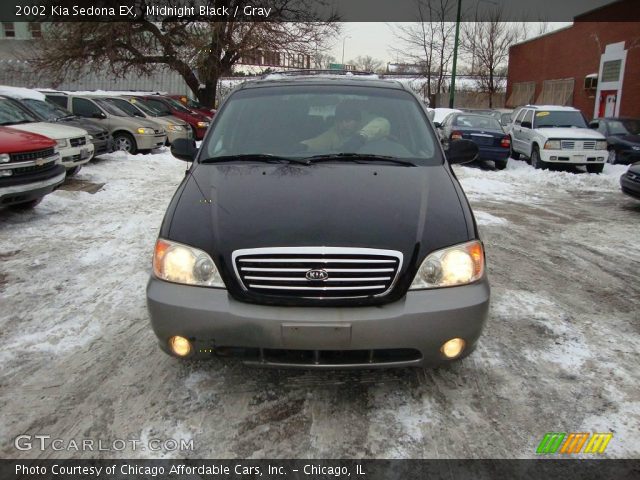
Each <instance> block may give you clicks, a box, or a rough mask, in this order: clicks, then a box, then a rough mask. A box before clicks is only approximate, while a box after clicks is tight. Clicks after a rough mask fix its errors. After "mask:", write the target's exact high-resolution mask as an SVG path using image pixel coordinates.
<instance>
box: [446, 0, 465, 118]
mask: <svg viewBox="0 0 640 480" xmlns="http://www.w3.org/2000/svg"><path fill="white" fill-rule="evenodd" d="M461 4H462V0H458V14H457V15H456V38H455V41H454V43H453V66H452V67H451V86H450V87H449V108H453V101H454V99H455V95H456V63H457V62H458V39H459V37H460V7H461Z"/></svg>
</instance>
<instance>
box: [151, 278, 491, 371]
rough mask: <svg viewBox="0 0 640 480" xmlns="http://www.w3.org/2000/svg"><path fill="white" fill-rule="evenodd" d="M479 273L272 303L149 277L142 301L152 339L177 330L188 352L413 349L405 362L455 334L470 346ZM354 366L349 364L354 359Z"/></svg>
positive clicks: (477, 325)
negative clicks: (323, 302)
mask: <svg viewBox="0 0 640 480" xmlns="http://www.w3.org/2000/svg"><path fill="white" fill-rule="evenodd" d="M489 290H490V289H489V283H488V281H487V280H486V279H484V280H482V281H480V282H478V283H476V284H473V285H467V286H463V287H454V288H443V289H437V290H422V291H414V292H409V293H408V294H407V295H406V296H405V297H404V298H403V299H401V300H399V301H397V302H394V303H391V304H386V305H382V306H372V307H340V308H337V307H336V308H333V307H324V308H321V307H279V306H265V305H254V304H249V303H243V302H239V301H237V300H235V299H233V298H232V297H231V296H230V295H229V294H228V293H227V291H226V290H222V289H213V288H199V287H188V286H183V285H176V284H172V283H167V282H164V281H161V280H158V279H156V278H153V277H152V278H151V279H150V281H149V284H148V286H147V307H148V310H149V314H150V317H151V324H152V326H153V329H154V331H155V333H156V335H157V336H158V339H159V342H160V346H161V347H162V348H163V350H165V351H167V342H168V339H169V338H170V337H172V336H174V335H181V336H184V337H187V338H189V339H191V340H192V341H193V342H194V345H195V350H196V352H195V353H196V354H198V353H199V352H200V350H208V349H214V350H215V348H216V347H245V348H247V347H250V348H266V349H292V350H303V349H304V350H315V349H319V350H368V349H407V348H410V349H416V350H418V351H420V353H421V354H422V358H421V359H420V360H418V361H412V362H409V363H410V364H412V365H423V364H424V365H434V364H438V363H442V362H443V361H445V359H444V357H443V356H442V354H441V353H440V347H441V346H442V344H443V343H444V342H445V341H447V340H449V339H451V338H454V337H460V338H463V339H464V340H465V341H466V343H467V349H466V351H467V352H468V351H471V350H472V349H473V348H474V346H475V343H476V341H477V339H478V337H479V336H480V333H481V331H482V328H483V326H484V323H485V320H486V317H487V313H488V309H489ZM354 366H356V365H354Z"/></svg>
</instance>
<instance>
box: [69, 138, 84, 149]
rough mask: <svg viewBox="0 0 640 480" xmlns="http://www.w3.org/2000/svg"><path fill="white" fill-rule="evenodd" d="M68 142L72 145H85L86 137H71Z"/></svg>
mask: <svg viewBox="0 0 640 480" xmlns="http://www.w3.org/2000/svg"><path fill="white" fill-rule="evenodd" d="M70 143H71V146H72V147H79V146H81V145H86V144H87V139H86V138H85V137H78V138H72V139H71V140H70Z"/></svg>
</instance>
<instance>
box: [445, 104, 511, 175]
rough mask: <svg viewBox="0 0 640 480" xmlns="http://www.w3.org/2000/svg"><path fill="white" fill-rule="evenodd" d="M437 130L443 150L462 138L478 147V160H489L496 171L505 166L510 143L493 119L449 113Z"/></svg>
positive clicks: (468, 114) (490, 117)
mask: <svg viewBox="0 0 640 480" xmlns="http://www.w3.org/2000/svg"><path fill="white" fill-rule="evenodd" d="M438 130H439V133H440V138H441V141H442V144H443V145H444V147H445V149H447V148H449V145H450V143H451V142H455V141H458V140H460V139H463V138H464V139H466V140H471V141H472V142H473V143H475V144H476V145H477V146H478V149H479V153H478V160H490V161H492V162H493V163H494V165H495V167H496V168H497V169H498V170H503V169H504V168H505V167H506V166H507V161H508V160H509V153H510V150H511V141H510V139H509V136H508V135H506V134H505V133H504V130H503V129H502V126H500V123H498V121H497V120H496V119H495V118H494V117H492V116H485V115H474V114H470V113H451V114H450V115H448V116H447V117H446V118H445V119H444V121H443V122H442V123H441V124H440V126H439V127H438Z"/></svg>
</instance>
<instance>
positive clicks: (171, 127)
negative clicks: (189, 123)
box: [167, 125, 182, 132]
mask: <svg viewBox="0 0 640 480" xmlns="http://www.w3.org/2000/svg"><path fill="white" fill-rule="evenodd" d="M167 130H170V131H172V132H181V131H182V127H181V126H180V125H167Z"/></svg>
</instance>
